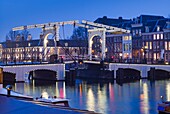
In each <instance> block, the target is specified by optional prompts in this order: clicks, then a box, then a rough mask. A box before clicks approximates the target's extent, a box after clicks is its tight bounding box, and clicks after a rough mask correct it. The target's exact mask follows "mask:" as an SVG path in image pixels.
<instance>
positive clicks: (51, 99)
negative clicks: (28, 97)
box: [35, 96, 69, 107]
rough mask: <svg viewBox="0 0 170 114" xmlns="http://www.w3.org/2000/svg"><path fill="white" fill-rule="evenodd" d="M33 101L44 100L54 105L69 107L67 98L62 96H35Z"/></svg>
mask: <svg viewBox="0 0 170 114" xmlns="http://www.w3.org/2000/svg"><path fill="white" fill-rule="evenodd" d="M35 101H38V102H44V103H52V104H56V105H62V106H66V107H69V104H68V99H64V98H57V97H55V96H54V97H49V98H44V97H39V98H38V97H37V98H35Z"/></svg>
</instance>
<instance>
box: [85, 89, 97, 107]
mask: <svg viewBox="0 0 170 114" xmlns="http://www.w3.org/2000/svg"><path fill="white" fill-rule="evenodd" d="M94 100H95V98H94V95H93V91H92V89H91V88H89V90H88V92H87V100H86V101H87V109H88V110H95V105H96V104H95V101H94Z"/></svg>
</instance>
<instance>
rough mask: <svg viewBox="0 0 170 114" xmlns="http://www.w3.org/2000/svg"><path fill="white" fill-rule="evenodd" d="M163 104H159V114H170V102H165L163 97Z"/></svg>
mask: <svg viewBox="0 0 170 114" xmlns="http://www.w3.org/2000/svg"><path fill="white" fill-rule="evenodd" d="M161 99H162V102H161V103H158V108H157V110H158V112H159V114H170V101H164V100H163V97H162V96H161Z"/></svg>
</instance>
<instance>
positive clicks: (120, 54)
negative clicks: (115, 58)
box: [119, 53, 122, 62]
mask: <svg viewBox="0 0 170 114" xmlns="http://www.w3.org/2000/svg"><path fill="white" fill-rule="evenodd" d="M119 56H120V62H122V53H119Z"/></svg>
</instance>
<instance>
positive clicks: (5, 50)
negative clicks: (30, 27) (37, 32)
mask: <svg viewBox="0 0 170 114" xmlns="http://www.w3.org/2000/svg"><path fill="white" fill-rule="evenodd" d="M47 45H48V46H47V49H46V50H47V51H46V53H44V51H45V49H44V47H43V42H41V40H26V41H6V42H2V43H1V44H0V61H1V62H3V63H11V62H42V61H49V60H50V56H51V55H54V54H55V47H54V40H53V39H48V44H47ZM58 51H59V59H61V58H62V59H64V60H77V59H79V58H80V59H85V58H86V57H87V42H86V41H84V40H79V41H77V40H60V41H59V46H58ZM45 57H46V58H47V59H46V60H44V58H45Z"/></svg>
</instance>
